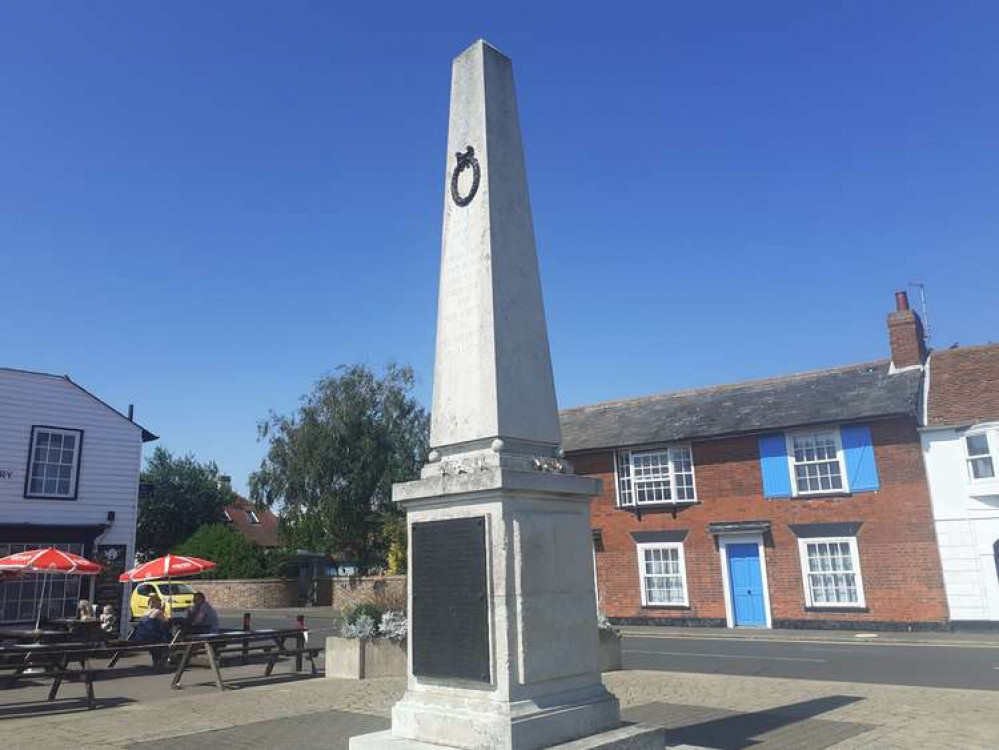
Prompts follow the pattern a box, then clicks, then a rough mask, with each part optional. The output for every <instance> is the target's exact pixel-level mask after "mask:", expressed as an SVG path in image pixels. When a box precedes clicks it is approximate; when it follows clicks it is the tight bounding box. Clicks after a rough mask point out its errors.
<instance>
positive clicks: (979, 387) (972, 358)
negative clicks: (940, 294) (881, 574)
mask: <svg viewBox="0 0 999 750" xmlns="http://www.w3.org/2000/svg"><path fill="white" fill-rule="evenodd" d="M923 387H924V391H925V415H924V423H925V424H924V427H923V428H922V429H921V430H920V433H921V438H922V447H923V457H924V460H925V463H926V473H927V478H928V480H929V484H930V494H931V497H932V501H933V516H934V521H935V525H936V532H937V541H938V543H939V545H940V558H941V562H942V564H943V574H944V585H945V587H946V590H947V602H948V605H949V608H950V618H951V622H952V623H953V624H954V626H955V627H975V626H978V627H999V345H996V344H989V345H986V346H972V347H961V348H956V349H946V350H943V351H939V352H934V353H933V354H932V355H931V356H930V358H929V361H928V362H927V367H926V375H925V380H924V386H923Z"/></svg>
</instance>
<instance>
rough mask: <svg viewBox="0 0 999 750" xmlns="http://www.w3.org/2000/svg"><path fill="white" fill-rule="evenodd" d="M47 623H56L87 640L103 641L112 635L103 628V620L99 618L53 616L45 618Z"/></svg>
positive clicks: (68, 631) (57, 625)
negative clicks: (85, 618) (81, 618)
mask: <svg viewBox="0 0 999 750" xmlns="http://www.w3.org/2000/svg"><path fill="white" fill-rule="evenodd" d="M45 624H46V625H55V626H56V627H59V628H62V629H63V630H65V631H66V632H67V633H70V634H71V635H73V636H80V637H81V638H83V639H85V640H94V641H103V640H107V638H109V637H110V634H108V633H106V632H105V631H104V630H103V629H102V628H101V621H100V620H98V619H97V618H90V619H88V620H80V619H77V618H75V617H52V618H49V619H47V620H45Z"/></svg>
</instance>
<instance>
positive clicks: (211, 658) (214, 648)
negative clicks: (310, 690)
mask: <svg viewBox="0 0 999 750" xmlns="http://www.w3.org/2000/svg"><path fill="white" fill-rule="evenodd" d="M307 632H308V631H305V630H299V629H297V628H286V629H278V630H229V631H224V632H222V633H206V634H186V635H185V636H184V640H183V641H180V642H177V643H175V644H173V646H174V648H177V649H180V650H181V657H180V662H179V663H178V664H177V670H176V671H175V672H174V675H173V681H172V682H171V683H170V687H171V688H173V689H174V690H178V689H180V686H181V685H180V682H181V679H182V678H183V676H184V672H185V671H186V670H187V668H188V666H189V665H190V662H191V657H192V656H194V655H195V654H196V653H198V652H199V651H204V652H205V655H206V656H207V657H208V665H209V667H210V668H211V670H212V674H213V675H214V677H215V685H216V686H217V687H218V689H219V690H226V689H227V688H226V684H225V682H224V681H223V679H222V672H221V666H222V665H221V661H222V659H221V657H222V656H223V655H224V652H225V651H227V650H228V651H230V652H234V653H239V654H240V656H241V657H243V658H244V659H245V657H246V656H247V654H248V653H249V652H251V651H254V652H264V653H265V654H266V655H267V656H268V659H267V668H266V669H265V670H264V675H265V676H267V677H269V676H270V674H271V672H272V671H273V670H274V665H275V664H276V663H277V660H278V659H280V658H281V657H282V656H293V657H295V671H296V672H300V671H301V670H302V659H303V657H307V658H308V659H309V664H310V666H311V671H312V674H316V661H315V657H316V655H317V654H318V653H319V651H320V649H319V648H308V647H307V646H306V643H305V638H306V634H307ZM289 640H293V641H294V646H293V647H292V648H289V647H288V641H289Z"/></svg>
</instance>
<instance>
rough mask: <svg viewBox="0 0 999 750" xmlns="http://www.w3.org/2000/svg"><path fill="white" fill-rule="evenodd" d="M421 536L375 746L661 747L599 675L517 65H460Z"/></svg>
mask: <svg viewBox="0 0 999 750" xmlns="http://www.w3.org/2000/svg"><path fill="white" fill-rule="evenodd" d="M430 442H431V447H432V452H431V453H430V456H429V460H428V463H427V464H426V466H424V468H423V470H422V472H421V477H420V479H418V480H415V481H412V482H406V483H404V484H397V485H396V486H395V488H394V499H395V501H396V502H399V503H401V504H402V505H403V507H404V508H405V509H406V512H407V523H408V528H409V550H410V551H409V613H410V637H409V669H408V684H407V690H406V694H405V696H404V697H403V699H402V700H401V701H399V703H397V704H396V705H395V707H394V708H393V710H392V728H391V730H388V731H385V732H379V733H376V734H369V735H362V736H359V737H354V738H353V739H352V740H351V742H350V747H351V748H352V749H353V750H368V749H370V748H399V750H402V749H404V748H425V749H426V750H431V748H438V750H439V748H440V747H441V746H444V747H453V748H477V749H478V748H481V749H482V750H486V749H487V748H488V749H489V750H492V749H494V748H517V749H518V750H519V749H521V748H525V749H533V748H542V747H551V746H557V745H561V744H564V743H568V744H567V745H566V747H571V748H624V747H627V748H630V749H632V750H641V749H644V748H656V750H661V748H662V747H663V745H664V736H663V730H661V729H656V728H652V727H648V726H642V725H622V723H621V719H620V711H619V707H618V702H617V699H616V698H615V697H614V696H613V695H612V694H611V693H609V692H608V691H607V690H606V689H605V688H604V686H603V684H602V682H601V680H600V672H599V671H598V668H597V638H598V635H597V611H596V603H595V592H594V582H593V560H592V537H591V533H590V521H589V503H590V500H591V498H592V497H593V496H594V495H595V494H597V493H598V491H599V482H598V481H597V480H594V479H590V478H587V477H580V476H576V475H574V474H573V473H572V467H571V466H570V465H569V464H568V463H567V462H566V461H564V460H563V459H562V451H561V448H560V443H561V434H560V430H559V420H558V408H557V405H556V401H555V386H554V380H553V377H552V367H551V357H550V354H549V346H548V331H547V326H546V323H545V313H544V306H543V303H542V298H541V283H540V277H539V273H538V259H537V251H536V249H535V244H534V226H533V220H532V218H531V207H530V202H529V200H528V192H527V174H526V171H525V166H524V152H523V147H522V144H521V136H520V125H519V122H518V115H517V101H516V95H515V92H514V82H513V66H512V64H511V62H510V60H509V58H507V57H506V56H504V55H503V54H502V53H500V52H498V51H497V50H496V49H494V48H493V47H491V46H490V45H488V44H487V43H485V42H483V41H481V40H480V41H478V42H475V43H474V44H473V45H472V46H470V47H469V48H468V49H466V50H465V51H464V52H463V53H462V54H461V55H459V56H458V57H457V58H456V59H455V60H454V63H453V66H452V77H451V109H450V119H449V126H448V146H447V169H446V173H445V179H444V226H443V248H442V257H441V272H440V296H439V300H438V317H437V352H436V361H435V365H434V394H433V413H432V423H431V435H430Z"/></svg>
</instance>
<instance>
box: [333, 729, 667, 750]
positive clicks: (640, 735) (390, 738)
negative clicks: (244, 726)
mask: <svg viewBox="0 0 999 750" xmlns="http://www.w3.org/2000/svg"><path fill="white" fill-rule="evenodd" d="M665 746H666V730H665V729H663V728H662V727H654V726H650V725H648V724H622V725H621V726H619V727H616V728H615V729H609V730H607V731H606V732H600V733H599V734H591V735H590V736H588V737H582V738H580V739H577V740H572V741H570V742H565V743H563V744H561V745H549V747H550V748H552V750H663V748H664V747H665ZM443 747H446V746H443V745H433V744H430V743H429V742H419V741H417V740H407V739H403V738H401V737H396V736H394V735H393V734H392V732H391V730H386V731H384V732H373V733H372V734H362V735H358V736H357V737H351V738H350V750H442V748H443ZM483 747H489V748H490V750H493V748H494V747H496V746H485V745H484V746H483ZM514 748H515V749H516V750H519V746H514Z"/></svg>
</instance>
